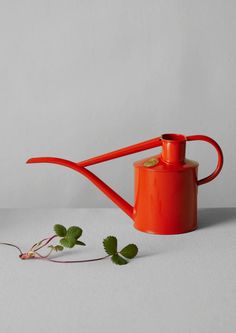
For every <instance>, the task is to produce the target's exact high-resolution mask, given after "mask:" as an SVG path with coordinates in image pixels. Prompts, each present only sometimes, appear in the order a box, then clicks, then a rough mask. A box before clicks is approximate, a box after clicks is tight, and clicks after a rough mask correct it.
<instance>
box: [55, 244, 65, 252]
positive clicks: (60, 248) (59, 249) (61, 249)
mask: <svg viewBox="0 0 236 333" xmlns="http://www.w3.org/2000/svg"><path fill="white" fill-rule="evenodd" d="M54 250H55V251H56V252H57V251H63V250H64V247H63V246H61V245H56V246H54Z"/></svg>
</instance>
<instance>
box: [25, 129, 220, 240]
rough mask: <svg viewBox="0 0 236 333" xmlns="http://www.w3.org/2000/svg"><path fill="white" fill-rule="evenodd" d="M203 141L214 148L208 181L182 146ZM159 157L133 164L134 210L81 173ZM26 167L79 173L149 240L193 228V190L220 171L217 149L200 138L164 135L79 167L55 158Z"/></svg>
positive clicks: (38, 159) (37, 159)
mask: <svg viewBox="0 0 236 333" xmlns="http://www.w3.org/2000/svg"><path fill="white" fill-rule="evenodd" d="M193 140H203V141H206V142H208V143H210V144H212V145H213V147H214V148H215V149H216V151H217V154H218V162H217V166H216V169H215V170H214V171H213V173H212V174H211V175H209V176H208V177H205V178H203V179H201V180H198V179H197V170H198V163H197V162H195V161H191V160H189V159H186V158H185V148H186V142H187V141H193ZM159 146H161V147H162V152H161V153H160V154H158V155H154V156H152V157H150V158H145V159H143V160H140V161H137V162H135V163H134V170H135V193H134V207H132V206H131V205H130V204H129V203H128V202H127V201H126V200H124V199H123V198H122V197H121V196H120V195H118V194H117V193H116V192H115V191H114V190H112V189H111V188H110V187H109V186H108V185H107V184H105V183H104V182H103V181H102V180H101V179H99V178H98V177H97V176H96V175H94V174H93V173H92V172H91V171H89V170H87V169H86V167H88V166H90V165H93V164H97V163H101V162H105V161H109V160H112V159H114V158H118V157H121V156H126V155H130V154H134V153H137V152H140V151H143V150H147V149H151V148H154V147H159ZM27 163H54V164H60V165H63V166H66V167H68V168H71V169H73V170H75V171H78V172H79V173H81V174H82V175H84V176H85V177H87V178H88V179H89V180H90V181H91V182H92V183H93V184H94V185H96V186H97V187H98V188H99V189H100V190H101V191H102V192H103V193H104V194H105V195H106V196H108V197H109V198H110V199H111V200H112V201H113V202H114V203H115V204H116V205H117V206H119V207H120V208H121V209H122V210H123V211H124V212H125V213H126V214H127V215H128V216H130V217H131V218H132V219H133V220H134V227H135V228H136V229H138V230H141V231H144V232H148V233H154V234H179V233H184V232H188V231H192V230H194V229H196V228H197V191H198V186H199V185H203V184H206V183H208V182H210V181H211V180H213V179H214V178H215V177H216V176H217V175H218V174H219V172H220V171H221V168H222V166H223V153H222V150H221V148H220V146H219V145H218V144H217V143H216V142H215V141H214V140H213V139H211V138H210V137H208V136H205V135H192V136H185V135H182V134H163V135H162V136H160V137H157V138H154V139H151V140H148V141H144V142H141V143H138V144H135V145H132V146H128V147H125V148H122V149H119V150H115V151H113V152H110V153H107V154H103V155H100V156H97V157H93V158H90V159H88V160H85V161H82V162H78V163H75V162H71V161H68V160H65V159H61V158H57V157H35V158H30V159H29V160H28V161H27Z"/></svg>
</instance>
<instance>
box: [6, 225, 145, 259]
mask: <svg viewBox="0 0 236 333" xmlns="http://www.w3.org/2000/svg"><path fill="white" fill-rule="evenodd" d="M54 232H55V234H54V235H52V236H50V237H48V238H44V239H42V240H41V241H39V242H37V243H35V244H34V245H33V246H32V247H31V248H30V249H29V251H27V252H23V251H22V250H21V249H20V247H19V246H17V245H15V244H11V243H5V242H2V243H0V244H2V245H8V246H12V247H15V248H16V249H17V250H18V251H19V252H20V255H19V258H20V259H22V260H27V259H41V260H47V261H50V262H54V263H65V264H69V263H83V262H92V261H98V260H103V259H106V258H108V257H110V258H111V260H112V262H113V263H114V264H116V265H126V264H127V263H128V260H127V259H133V258H134V257H135V256H136V255H137V253H138V247H137V246H136V245H135V244H128V245H127V246H125V247H124V248H123V249H122V250H120V251H118V250H117V238H116V237H115V236H108V237H106V238H105V239H104V240H103V247H104V250H105V252H106V254H107V255H105V256H103V257H98V258H93V259H84V260H56V259H53V258H51V257H50V255H51V254H52V252H53V251H54V252H58V251H63V250H64V249H65V248H69V249H70V248H73V247H74V246H76V245H80V246H85V245H86V244H85V243H84V242H82V241H80V240H79V238H80V237H81V235H82V233H83V230H82V229H81V228H79V227H77V226H71V227H69V228H68V229H66V228H65V227H64V226H63V225H61V224H55V225H54ZM56 238H59V244H56V245H52V244H51V245H49V244H50V243H51V242H52V240H54V239H56ZM46 246H47V248H48V249H49V252H48V253H47V254H46V255H42V254H41V253H40V252H39V250H41V249H42V248H45V247H46Z"/></svg>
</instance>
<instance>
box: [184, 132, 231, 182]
mask: <svg viewBox="0 0 236 333" xmlns="http://www.w3.org/2000/svg"><path fill="white" fill-rule="evenodd" d="M186 138H187V141H195V140H201V141H206V142H208V143H210V144H211V145H212V146H213V147H214V148H215V149H216V151H217V154H218V162H217V166H216V169H215V170H214V171H213V172H212V174H210V175H209V176H207V177H205V178H202V179H200V180H198V181H197V185H203V184H206V183H208V182H210V181H211V180H213V179H214V178H216V176H217V175H218V174H219V173H220V171H221V169H222V166H223V162H224V157H223V152H222V150H221V148H220V146H219V145H218V143H217V142H216V141H215V140H213V139H211V138H210V137H209V136H205V135H190V136H187V137H186Z"/></svg>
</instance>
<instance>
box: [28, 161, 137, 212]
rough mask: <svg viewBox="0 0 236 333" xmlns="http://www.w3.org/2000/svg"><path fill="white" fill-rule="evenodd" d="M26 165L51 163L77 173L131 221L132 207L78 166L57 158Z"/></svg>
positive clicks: (99, 180) (98, 179) (92, 174)
mask: <svg viewBox="0 0 236 333" xmlns="http://www.w3.org/2000/svg"><path fill="white" fill-rule="evenodd" d="M26 163H53V164H59V165H63V166H65V167H68V168H70V169H73V170H75V171H78V172H79V173H81V174H82V175H84V176H85V177H86V178H87V179H89V180H90V181H91V182H92V183H93V184H94V185H95V186H97V187H98V188H99V189H100V190H101V191H102V192H103V193H104V194H105V195H106V196H107V197H108V198H110V199H111V200H112V201H113V202H114V203H115V204H116V205H117V206H118V207H120V208H121V209H122V210H123V211H124V212H125V213H126V214H127V215H128V216H129V217H131V218H132V219H133V207H132V206H131V205H130V204H129V203H128V202H127V201H125V200H124V199H123V198H122V197H121V196H120V195H119V194H118V193H116V192H115V191H114V190H113V189H112V188H111V187H110V186H108V185H107V184H106V183H104V182H103V181H102V180H101V179H100V178H98V177H97V176H96V175H95V174H94V173H92V172H91V171H89V170H87V169H85V168H84V167H81V166H78V164H76V163H74V162H72V161H68V160H65V159H62V158H57V157H34V158H30V159H29V160H28V161H27V162H26Z"/></svg>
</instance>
